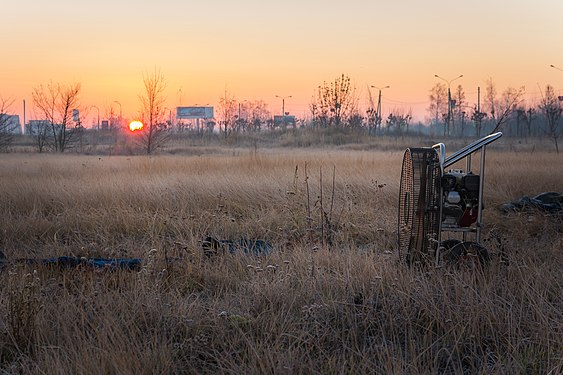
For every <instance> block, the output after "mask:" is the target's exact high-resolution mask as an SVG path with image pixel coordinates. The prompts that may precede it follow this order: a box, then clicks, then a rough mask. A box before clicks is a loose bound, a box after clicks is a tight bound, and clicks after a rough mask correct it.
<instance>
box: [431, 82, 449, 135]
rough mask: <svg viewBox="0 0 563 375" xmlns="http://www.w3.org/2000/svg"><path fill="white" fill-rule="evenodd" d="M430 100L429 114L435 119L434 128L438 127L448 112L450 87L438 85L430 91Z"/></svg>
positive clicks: (442, 84) (439, 83)
mask: <svg viewBox="0 0 563 375" xmlns="http://www.w3.org/2000/svg"><path fill="white" fill-rule="evenodd" d="M429 100H430V105H429V107H428V112H429V113H430V116H431V117H432V118H434V126H436V127H437V126H438V124H439V122H440V117H441V116H442V115H444V114H447V112H448V87H447V86H446V85H445V84H444V83H441V82H438V83H436V84H435V85H434V87H432V88H431V89H430V96H429ZM444 126H445V125H444Z"/></svg>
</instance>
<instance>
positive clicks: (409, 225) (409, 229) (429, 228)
mask: <svg viewBox="0 0 563 375" xmlns="http://www.w3.org/2000/svg"><path fill="white" fill-rule="evenodd" d="M441 175H442V171H441V168H440V160H439V156H438V152H437V151H436V150H435V149H433V148H430V147H427V148H408V149H407V150H406V151H405V155H404V157H403V166H402V170H401V184H400V189H399V215H398V228H397V233H398V245H399V246H398V248H399V257H400V259H401V261H402V262H406V263H407V264H409V265H411V264H415V263H426V262H427V261H428V260H431V259H433V256H434V254H435V251H436V249H437V247H438V241H439V232H440V207H441V196H440V179H441Z"/></svg>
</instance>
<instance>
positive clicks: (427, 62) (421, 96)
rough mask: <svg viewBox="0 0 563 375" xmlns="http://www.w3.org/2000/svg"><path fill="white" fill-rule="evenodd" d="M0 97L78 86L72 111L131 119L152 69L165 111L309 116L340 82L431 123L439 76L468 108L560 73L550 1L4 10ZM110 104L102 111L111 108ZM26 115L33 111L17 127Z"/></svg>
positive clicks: (214, 1)
mask: <svg viewBox="0 0 563 375" xmlns="http://www.w3.org/2000/svg"><path fill="white" fill-rule="evenodd" d="M3 14H4V15H6V16H5V17H3V21H2V23H0V33H1V34H2V35H3V36H4V37H3V38H2V49H3V53H2V55H3V57H4V58H3V59H2V61H1V62H0V84H1V85H0V94H1V95H2V96H4V97H11V98H13V99H15V104H14V108H12V110H13V111H14V112H16V113H18V114H20V116H22V114H23V105H22V104H21V103H22V100H23V99H27V101H28V103H29V107H31V102H32V101H31V92H32V90H33V88H34V87H36V86H38V85H39V84H41V83H48V82H49V81H50V80H53V81H54V82H62V83H66V82H80V83H81V84H82V91H81V102H82V104H83V105H85V106H94V105H95V106H97V107H99V108H100V109H101V111H102V113H104V112H109V111H110V110H112V109H113V111H117V105H116V104H115V102H116V101H118V102H119V103H120V105H121V106H122V111H123V115H124V116H126V117H132V116H134V115H135V114H136V113H137V111H138V109H139V100H138V96H139V94H140V93H141V92H142V90H143V88H142V85H143V80H142V77H143V74H144V73H146V72H150V71H152V70H153V69H154V68H155V67H156V68H159V69H160V70H161V71H162V74H163V75H164V76H165V77H166V79H167V81H168V88H167V105H168V107H170V108H173V107H175V106H178V105H196V104H199V105H206V104H209V105H217V103H218V101H219V98H220V97H221V96H222V95H223V93H224V91H225V90H228V91H229V92H230V93H231V94H232V95H234V97H235V98H236V99H237V100H239V101H243V100H260V99H261V100H264V101H265V102H267V103H268V104H269V109H270V111H272V113H274V114H279V113H280V112H281V99H280V98H277V97H276V95H278V96H291V98H288V99H287V100H286V101H285V109H286V111H289V112H290V113H292V114H295V115H297V116H299V117H304V116H307V115H308V109H307V107H308V104H309V103H310V102H311V98H312V96H313V95H314V93H315V89H316V88H317V87H318V86H319V85H321V84H322V83H323V82H324V81H331V80H334V78H336V77H337V76H339V75H340V74H346V75H348V76H350V78H351V79H352V80H353V82H354V84H355V86H356V87H357V89H358V93H359V94H360V97H361V99H360V102H359V104H360V106H365V104H366V101H367V88H368V87H369V86H371V85H373V86H378V87H383V86H386V85H390V86H391V88H390V89H387V90H385V91H384V94H383V113H384V115H385V114H386V113H388V111H391V110H393V109H394V108H404V109H406V110H409V109H412V111H413V114H414V117H415V120H424V118H425V117H427V116H428V113H427V111H426V108H427V107H428V94H429V90H430V88H431V87H432V86H434V85H435V84H436V83H437V82H439V81H438V80H437V78H436V77H435V76H434V75H435V74H438V75H440V76H442V77H444V78H445V79H446V80H450V79H453V78H455V77H457V76H459V75H460V74H463V78H461V79H459V80H458V81H456V85H457V84H458V83H459V84H461V85H463V87H464V88H465V90H466V92H467V100H468V101H469V102H471V103H475V102H476V96H477V87H478V86H481V87H483V86H484V85H485V81H486V80H487V79H489V78H493V80H494V81H495V83H496V84H497V86H498V89H499V92H500V91H502V90H504V89H505V88H507V87H509V86H511V87H520V86H525V87H526V100H528V101H531V102H533V101H537V100H538V99H539V97H540V92H539V89H538V85H540V86H541V87H542V89H543V88H544V87H545V84H547V83H550V84H552V85H553V86H554V87H555V88H556V89H557V90H558V91H559V87H561V86H562V85H563V72H562V71H557V70H556V69H553V68H550V64H554V65H555V66H560V67H563V50H561V48H560V45H561V40H562V33H561V31H562V30H561V26H560V25H561V23H560V21H561V17H562V15H563V3H561V2H557V1H552V0H537V1H534V2H533V3H532V2H530V1H524V0H516V1H515V0H511V1H508V0H500V1H494V2H492V1H484V0H476V1H472V2H454V1H445V0H431V1H424V2H421V1H415V0H403V1H389V0H383V1H367V0H350V1H347V2H343V1H333V0H324V1H320V0H309V1H296V0H287V1H282V2H269V1H266V2H264V1H257V0H241V1H237V2H232V1H226V0H209V1H199V2H195V1H179V0H163V1H159V2H148V1H144V2H138V1H132V0H119V1H108V0H98V1H92V0H86V1H82V2H74V1H70V0H53V1H49V2H39V3H38V2H36V1H32V0H21V1H11V2H6V4H3ZM112 106H113V108H112ZM29 118H34V113H33V111H32V110H31V109H29V110H28V119H29Z"/></svg>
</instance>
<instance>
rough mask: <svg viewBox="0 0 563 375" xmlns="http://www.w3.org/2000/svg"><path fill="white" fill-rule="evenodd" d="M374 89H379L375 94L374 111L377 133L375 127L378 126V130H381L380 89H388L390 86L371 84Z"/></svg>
mask: <svg viewBox="0 0 563 375" xmlns="http://www.w3.org/2000/svg"><path fill="white" fill-rule="evenodd" d="M371 87H372V88H374V89H378V90H379V94H378V96H377V110H376V112H375V121H376V122H375V133H376V134H377V130H378V129H377V128H379V130H380V131H381V91H382V90H383V89H388V88H390V87H391V86H384V87H377V86H371Z"/></svg>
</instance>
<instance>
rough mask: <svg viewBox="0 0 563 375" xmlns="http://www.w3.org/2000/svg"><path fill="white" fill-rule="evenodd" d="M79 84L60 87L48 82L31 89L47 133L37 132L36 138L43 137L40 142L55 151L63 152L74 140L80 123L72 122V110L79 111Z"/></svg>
mask: <svg viewBox="0 0 563 375" xmlns="http://www.w3.org/2000/svg"><path fill="white" fill-rule="evenodd" d="M79 93H80V84H79V83H73V84H69V85H61V84H59V83H57V84H55V83H53V82H50V83H49V84H47V86H43V85H40V86H39V87H36V88H34V89H33V93H32V96H33V103H34V105H35V107H36V108H37V110H38V111H39V112H40V114H41V116H42V117H43V119H44V120H46V121H47V122H46V124H48V126H49V127H50V131H49V132H48V133H49V134H47V132H38V134H37V135H36V136H37V137H43V136H45V139H43V140H40V141H39V143H41V142H48V143H49V144H50V145H51V146H52V148H53V149H54V150H55V151H58V152H64V151H66V150H67V149H68V148H69V147H71V145H72V143H73V142H74V141H75V140H76V136H77V135H78V133H79V131H80V130H81V129H80V123H79V122H76V121H74V119H73V116H72V115H73V113H72V112H73V110H75V109H79V107H80V103H79V100H78V95H79Z"/></svg>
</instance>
